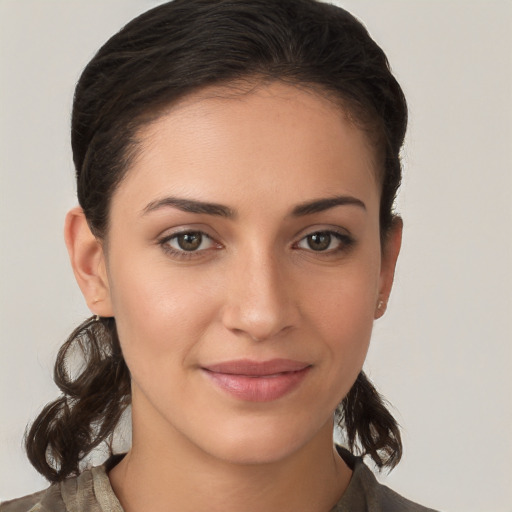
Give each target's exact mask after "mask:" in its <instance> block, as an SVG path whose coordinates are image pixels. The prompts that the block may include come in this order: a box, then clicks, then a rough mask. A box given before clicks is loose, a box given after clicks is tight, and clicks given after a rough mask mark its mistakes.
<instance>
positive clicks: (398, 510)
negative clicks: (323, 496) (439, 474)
mask: <svg viewBox="0 0 512 512" xmlns="http://www.w3.org/2000/svg"><path fill="white" fill-rule="evenodd" d="M338 451H339V453H340V455H341V456H342V458H343V459H344V460H345V462H346V463H347V464H348V465H349V466H350V467H351V469H352V470H353V474H352V479H351V481H350V484H349V486H348V488H347V490H346V491H345V493H344V494H343V496H342V498H341V500H340V501H339V502H338V504H337V505H336V507H335V508H334V509H333V510H332V512H356V511H357V512H435V511H434V510H433V509H430V508H427V507H423V506H422V505H418V504H417V503H414V502H413V501H410V500H408V499H407V498H404V497H403V496H401V495H400V494H398V493H396V492H395V491H393V490H391V489H390V488H389V487H387V486H385V485H382V484H381V483H379V482H378V481H377V479H376V478H375V475H374V474H373V473H372V471H371V470H370V469H369V468H368V467H367V466H366V465H365V464H364V462H363V460H362V459H361V458H360V457H355V456H354V455H352V454H351V453H349V452H348V451H347V450H344V449H343V448H339V449H338Z"/></svg>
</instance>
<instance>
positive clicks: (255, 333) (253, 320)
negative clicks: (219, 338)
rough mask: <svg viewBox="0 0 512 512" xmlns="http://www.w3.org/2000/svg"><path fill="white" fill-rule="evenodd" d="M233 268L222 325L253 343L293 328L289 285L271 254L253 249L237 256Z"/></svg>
mask: <svg viewBox="0 0 512 512" xmlns="http://www.w3.org/2000/svg"><path fill="white" fill-rule="evenodd" d="M234 267H235V268H234V269H233V272H232V273H231V274H230V276H229V278H228V279H229V284H228V287H227V292H228V294H227V300H226V307H225V310H224V318H223V321H224V325H225V326H226V327H227V328H228V329H230V330H232V331H235V332H237V333H238V334H241V333H245V334H246V335H247V336H249V337H250V338H252V339H254V340H265V339H268V338H271V337H273V336H275V335H277V334H279V333H280V332H281V331H283V330H285V329H287V328H289V327H291V326H293V324H294V322H295V320H296V315H295V312H294V309H295V308H294V305H293V303H292V300H291V296H292V293H291V291H292V290H291V286H292V282H291V279H290V277H289V275H288V274H289V273H288V272H287V271H286V268H285V263H284V261H283V260H282V259H281V260H280V259H279V258H278V257H277V255H276V254H275V251H274V250H272V248H267V249H262V248H261V247H254V246H253V247H251V248H248V249H247V250H244V251H243V252H242V253H241V254H240V255H239V256H238V258H237V262H236V264H235V266H234Z"/></svg>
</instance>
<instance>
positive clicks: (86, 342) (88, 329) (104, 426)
mask: <svg viewBox="0 0 512 512" xmlns="http://www.w3.org/2000/svg"><path fill="white" fill-rule="evenodd" d="M77 357H80V358H81V360H82V367H81V368H80V370H79V371H78V374H77V375H73V372H72V371H71V370H70V364H75V358H77ZM54 381H55V383H56V384H57V386H58V387H59V389H60V390H61V391H62V395H61V397H60V398H58V399H57V400H55V401H54V402H51V403H49V404H48V405H46V407H45V408H44V409H43V411H42V412H41V413H40V414H39V416H38V417H37V418H36V419H35V421H34V423H33V424H32V426H31V427H30V430H29V431H28V433H27V434H26V437H25V448H26V451H27V455H28V458H29V460H30V462H31V463H32V465H33V466H34V467H35V468H36V469H37V471H39V473H41V474H42V475H43V476H44V477H46V478H47V479H48V480H50V481H51V482H57V481H60V480H63V479H64V478H66V477H67V476H69V475H77V474H78V473H79V464H80V462H81V461H82V459H83V458H84V457H85V456H86V455H87V454H88V453H89V452H91V451H92V450H93V449H94V448H96V447H97V446H98V445H99V444H101V443H102V442H103V441H106V443H107V445H108V447H109V449H110V451H112V449H111V442H112V434H113V431H114V429H115V427H116V425H117V423H118V422H119V419H120V417H121V415H122V413H123V412H124V410H125V409H126V407H127V406H128V405H129V404H130V400H131V395H130V374H129V371H128V368H127V366H126V363H125V362H124V359H123V356H122V353H121V347H120V345H119V338H118V336H117V330H116V324H115V320H114V318H98V317H92V318H89V319H88V320H86V321H85V322H84V323H82V324H81V325H80V326H79V327H78V328H77V329H76V330H75V331H74V332H73V333H72V334H71V336H70V337H69V338H68V340H67V341H66V343H64V345H63V346H62V347H61V349H60V350H59V353H58V355H57V361H56V362H55V367H54Z"/></svg>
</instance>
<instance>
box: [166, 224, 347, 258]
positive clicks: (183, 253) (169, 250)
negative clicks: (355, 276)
mask: <svg viewBox="0 0 512 512" xmlns="http://www.w3.org/2000/svg"><path fill="white" fill-rule="evenodd" d="M185 235H199V236H201V238H202V239H201V244H202V243H203V241H204V239H208V240H210V242H211V244H212V245H213V249H220V248H222V245H221V244H220V243H218V242H216V241H215V240H214V239H213V238H212V237H210V236H209V235H208V234H206V233H205V232H203V231H194V230H188V231H180V232H178V233H173V234H172V235H169V236H165V237H163V238H161V239H160V240H158V244H159V245H160V246H161V247H162V250H163V251H164V252H165V253H166V254H169V255H170V256H172V257H174V258H179V259H183V260H187V259H191V258H197V257H199V256H200V255H201V253H204V251H208V250H210V249H212V247H208V248H206V249H199V250H192V251H187V250H185V249H175V248H173V247H171V246H170V244H169V242H171V241H172V240H177V239H178V237H180V236H185ZM315 235H327V236H329V237H330V239H329V245H330V244H331V243H332V238H335V239H336V240H337V241H338V242H339V244H338V246H337V247H335V248H334V249H328V250H320V251H315V250H314V249H311V248H309V249H307V248H304V250H306V251H308V252H311V253H313V254H318V255H321V256H331V255H334V254H338V253H341V252H344V251H347V250H349V249H350V248H351V247H352V246H353V245H354V244H355V240H354V239H353V238H352V236H350V235H348V234H346V233H341V232H339V231H335V230H332V229H324V230H318V231H312V232H310V233H308V234H307V235H304V236H303V237H302V238H301V239H300V240H299V241H298V242H296V243H294V244H293V249H295V250H300V249H302V248H301V247H299V244H300V243H301V242H306V243H307V239H308V238H309V237H313V236H315Z"/></svg>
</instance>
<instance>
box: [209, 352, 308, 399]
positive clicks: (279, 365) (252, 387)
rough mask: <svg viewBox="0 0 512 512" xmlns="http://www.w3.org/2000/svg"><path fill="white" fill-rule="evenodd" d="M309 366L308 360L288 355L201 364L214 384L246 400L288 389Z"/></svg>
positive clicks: (277, 395) (280, 394)
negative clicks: (264, 359)
mask: <svg viewBox="0 0 512 512" xmlns="http://www.w3.org/2000/svg"><path fill="white" fill-rule="evenodd" d="M310 368H311V365H310V364H308V363H304V362H300V361H294V360H291V359H272V360H269V361H252V360H249V359H239V360H236V361H226V362H222V363H217V364H212V365H208V366H204V367H201V369H202V370H203V372H204V373H205V375H206V376H207V377H208V378H209V379H210V381H211V382H213V383H214V385H215V386H217V387H218V388H220V389H221V390H222V391H224V392H227V393H228V394H230V395H232V396H234V397H235V398H237V399H240V400H245V401H249V402H271V401H273V400H277V399H279V398H281V397H283V396H285V395H287V394H288V393H291V392H292V391H293V390H294V389H295V388H297V387H298V386H299V385H300V383H301V382H302V381H303V380H304V378H305V377H306V375H307V373H308V372H309V370H310Z"/></svg>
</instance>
